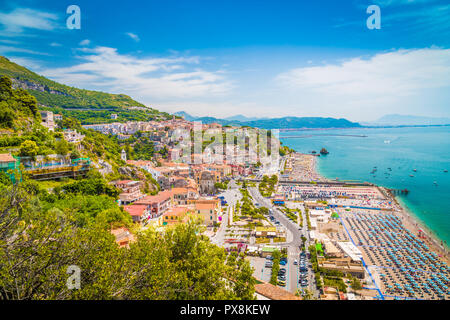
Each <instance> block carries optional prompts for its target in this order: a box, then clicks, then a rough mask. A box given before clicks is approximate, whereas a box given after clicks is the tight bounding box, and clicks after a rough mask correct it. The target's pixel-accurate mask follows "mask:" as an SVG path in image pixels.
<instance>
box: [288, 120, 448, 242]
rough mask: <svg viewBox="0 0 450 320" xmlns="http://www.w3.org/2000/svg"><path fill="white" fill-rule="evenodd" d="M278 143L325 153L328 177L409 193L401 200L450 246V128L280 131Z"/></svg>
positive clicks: (322, 164)
mask: <svg viewBox="0 0 450 320" xmlns="http://www.w3.org/2000/svg"><path fill="white" fill-rule="evenodd" d="M363 136H364V137H363ZM280 140H281V141H282V143H283V145H286V146H289V147H290V148H292V149H294V150H296V151H298V152H302V153H310V152H311V151H313V150H314V151H316V152H319V151H320V149H321V148H322V147H324V148H326V149H327V150H328V151H329V152H330V153H329V154H328V155H326V156H321V157H318V162H317V164H318V166H317V167H318V168H317V169H318V171H319V173H320V174H321V175H322V176H324V177H326V178H329V179H335V178H336V177H337V178H339V180H359V181H367V182H372V183H375V184H378V185H381V186H384V187H387V188H392V189H405V188H407V189H408V190H409V191H410V193H409V194H408V195H400V196H398V199H399V201H400V202H401V203H402V204H403V205H404V206H406V207H407V209H408V210H409V211H410V212H411V213H412V214H413V215H414V216H415V217H416V218H418V219H419V220H420V221H421V222H422V223H423V224H424V225H426V226H427V228H428V229H429V230H431V231H432V232H433V233H434V234H435V235H437V237H438V238H439V239H440V240H442V241H445V242H446V244H449V243H450V172H448V173H445V172H444V170H448V171H450V127H448V126H447V127H408V128H376V129H375V128H364V129H362V128H358V129H330V130H302V131H289V132H280ZM374 167H377V171H376V172H375V173H374V174H371V171H372V170H373V168H374ZM388 168H391V170H389V169H388ZM414 169H416V170H417V171H416V172H414V171H413V170H414ZM410 175H413V176H414V177H410ZM434 182H436V184H435V183H434ZM447 246H448V245H447Z"/></svg>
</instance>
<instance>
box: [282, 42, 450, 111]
mask: <svg viewBox="0 0 450 320" xmlns="http://www.w3.org/2000/svg"><path fill="white" fill-rule="evenodd" d="M449 74H450V49H440V48H426V49H416V50H398V51H393V52H387V53H380V54H377V55H374V56H371V57H370V58H361V57H358V58H353V59H349V60H346V61H343V62H341V63H337V64H326V65H324V66H314V67H304V68H297V69H292V70H289V71H288V72H284V73H282V74H279V75H278V76H277V77H276V82H277V83H278V85H279V86H280V88H286V89H287V90H286V91H288V92H289V94H290V96H291V97H292V100H295V99H297V101H298V102H299V103H298V104H299V105H302V106H304V107H306V106H308V107H310V108H311V109H314V108H312V107H313V106H317V108H320V109H318V110H320V111H322V112H331V113H332V111H331V110H332V109H333V108H334V109H336V108H337V109H339V111H340V112H341V114H344V115H346V116H349V115H353V116H355V115H357V117H358V116H359V117H362V116H363V113H364V112H366V113H367V115H369V114H370V113H372V114H373V115H375V114H377V113H378V112H381V113H382V112H383V110H385V112H387V111H389V110H395V109H396V110H400V109H402V108H403V110H405V111H406V112H407V110H408V109H407V108H408V107H411V106H413V105H414V106H415V108H419V106H418V100H423V98H424V97H425V96H427V95H429V94H430V92H433V95H432V97H433V103H436V104H440V105H442V104H443V103H445V99H446V98H445V95H446V94H445V92H446V91H448V88H450V77H449ZM281 90H282V89H281ZM447 98H448V97H447ZM430 103H431V102H430ZM422 108H423V109H422V112H423V113H426V110H427V108H426V106H423V105H422ZM362 109H364V110H362Z"/></svg>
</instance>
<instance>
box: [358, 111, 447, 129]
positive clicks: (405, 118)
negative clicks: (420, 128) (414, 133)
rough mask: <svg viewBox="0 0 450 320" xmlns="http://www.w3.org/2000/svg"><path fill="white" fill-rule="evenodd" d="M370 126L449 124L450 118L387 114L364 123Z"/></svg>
mask: <svg viewBox="0 0 450 320" xmlns="http://www.w3.org/2000/svg"><path fill="white" fill-rule="evenodd" d="M364 124H365V125H372V126H417V125H446V124H450V118H433V117H421V116H411V115H401V114H388V115H385V116H383V117H381V118H380V119H378V120H376V121H373V122H368V123H364Z"/></svg>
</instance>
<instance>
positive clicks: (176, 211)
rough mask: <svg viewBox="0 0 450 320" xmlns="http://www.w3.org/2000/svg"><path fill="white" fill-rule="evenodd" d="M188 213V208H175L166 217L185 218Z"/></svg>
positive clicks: (165, 214)
mask: <svg viewBox="0 0 450 320" xmlns="http://www.w3.org/2000/svg"><path fill="white" fill-rule="evenodd" d="M187 212H188V208H186V207H174V208H170V209H169V210H168V211H167V212H166V213H164V216H183V215H185V214H186V213H187Z"/></svg>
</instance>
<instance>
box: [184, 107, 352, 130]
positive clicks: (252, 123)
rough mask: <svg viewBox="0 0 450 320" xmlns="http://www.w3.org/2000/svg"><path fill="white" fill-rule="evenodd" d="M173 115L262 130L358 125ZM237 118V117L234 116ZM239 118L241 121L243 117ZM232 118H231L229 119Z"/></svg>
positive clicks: (344, 121) (332, 121)
mask: <svg viewBox="0 0 450 320" xmlns="http://www.w3.org/2000/svg"><path fill="white" fill-rule="evenodd" d="M175 115H178V116H183V117H184V118H185V119H186V120H188V121H201V122H203V123H213V122H214V123H220V124H222V125H238V126H248V127H256V128H262V129H291V128H357V127H361V125H360V124H359V123H356V122H351V121H349V120H347V119H335V118H321V117H282V118H261V119H257V120H245V121H244V120H242V121H239V120H227V119H218V118H214V117H194V116H191V115H189V114H188V113H186V112H184V111H180V112H176V113H175ZM236 117H238V116H236ZM242 117H243V116H241V119H244V118H245V117H243V118H242ZM231 118H232V117H231ZM247 119H248V118H247Z"/></svg>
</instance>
